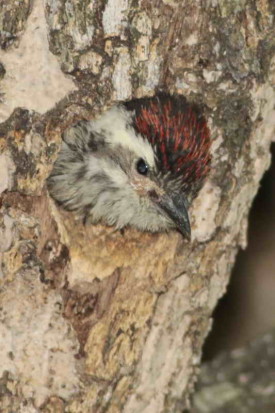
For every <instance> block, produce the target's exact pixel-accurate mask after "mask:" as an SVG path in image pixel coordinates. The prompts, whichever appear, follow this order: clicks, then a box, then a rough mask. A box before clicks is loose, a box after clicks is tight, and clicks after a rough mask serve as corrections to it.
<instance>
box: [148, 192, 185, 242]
mask: <svg viewBox="0 0 275 413" xmlns="http://www.w3.org/2000/svg"><path fill="white" fill-rule="evenodd" d="M154 202H155V203H156V204H157V205H158V206H159V208H160V209H161V210H162V211H164V212H165V214H166V215H168V217H169V218H170V219H171V220H172V221H173V222H174V224H175V225H176V228H177V229H178V230H179V231H180V232H181V233H182V235H183V236H184V237H185V238H186V239H187V240H188V241H190V240H191V227H190V221H189V217H188V211H187V201H186V199H185V198H184V195H183V194H176V195H168V194H165V195H162V196H159V197H158V198H155V199H154Z"/></svg>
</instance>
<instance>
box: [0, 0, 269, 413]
mask: <svg viewBox="0 0 275 413" xmlns="http://www.w3.org/2000/svg"><path fill="white" fill-rule="evenodd" d="M22 3H23V4H22ZM274 18H275V7H274V2H273V0H234V1H233V0H230V1H229V0H228V1H226V0H222V1H219V2H218V1H216V0H205V1H201V0H181V1H178V0H162V1H161V0H150V1H147V0H139V1H137V0H107V1H106V0H82V1H78V0H46V1H45V2H44V3H42V0H33V2H31V0H25V1H24V2H14V1H13V0H3V1H2V3H1V19H0V21H1V23H0V24H1V34H0V42H1V47H2V51H1V52H0V60H1V63H2V65H1V67H0V75H1V76H2V80H1V82H0V87H1V104H0V116H1V120H2V124H1V125H0V148H1V155H0V189H1V192H2V198H1V215H0V225H1V227H0V230H1V239H0V254H1V255H0V257H1V259H2V266H1V287H0V288H1V289H0V295H1V308H0V317H1V324H0V334H1V341H0V375H1V376H2V379H1V391H0V397H1V402H0V406H1V409H0V410H1V412H10V411H16V412H31V413H33V412H38V411H39V412H45V413H46V412H57V413H58V412H65V411H66V412H71V413H77V412H79V413H86V412H87V413H88V412H93V413H103V412H108V413H118V412H123V413H141V412H142V413H156V412H159V413H160V412H171V413H177V412H182V411H183V410H184V409H186V408H188V405H189V401H188V400H189V395H190V393H191V391H192V388H193V383H194V381H195V379H196V375H197V373H198V366H199V363H200V357H201V350H202V345H203V342H204V339H205V337H206V335H207V332H208V331H209V329H210V326H211V314H212V311H213V308H214V307H215V305H216V303H217V301H218V299H219V298H220V297H221V295H222V294H223V293H224V292H225V289H226V285H227V283H228V279H229V275H230V271H231V268H232V265H233V264H234V259H235V255H236V252H237V250H238V248H239V247H240V246H241V247H245V244H246V228H247V215H248V212H249V208H250V205H251V202H252V200H253V198H254V196H255V194H256V192H257V189H258V185H259V181H260V179H261V177H262V175H263V173H264V171H265V170H266V168H267V167H268V165H269V162H270V154H269V146H270V143H271V140H272V137H273V134H274V128H275V113H274V102H275V91H274V84H275V58H274V56H275V40H274V39H275V30H274ZM47 31H48V37H47ZM156 90H165V91H169V92H171V93H182V94H184V95H186V96H188V99H189V100H192V101H194V102H198V103H200V104H203V106H204V108H205V114H206V116H207V118H208V124H209V127H210V129H211V136H212V154H213V157H212V170H211V174H210V176H209V178H208V180H207V182H206V183H205V185H204V187H203V189H202V190H201V191H200V194H199V196H198V198H197V199H196V200H195V202H194V203H193V205H192V208H191V221H192V229H193V233H192V234H193V235H192V242H191V243H190V244H188V243H187V242H185V241H184V240H183V239H182V237H181V236H180V235H179V234H178V233H175V232H171V233H168V234H149V233H140V232H138V231H136V230H133V229H130V228H129V229H126V230H125V231H123V233H122V232H117V231H114V229H112V228H106V227H104V226H99V225H97V226H88V227H84V226H83V225H82V224H81V223H79V222H77V220H75V219H74V216H73V215H72V214H70V213H65V212H64V211H61V210H60V209H58V208H57V207H56V206H55V205H54V203H53V201H52V200H51V199H50V198H49V197H48V195H47V191H46V188H45V180H46V178H47V176H48V175H49V173H50V171H51V168H52V163H53V162H54V160H55V158H56V156H57V153H58V150H59V147H60V142H61V137H60V135H61V133H62V131H63V130H64V129H65V128H66V127H67V126H68V125H70V124H71V123H73V122H74V121H75V120H77V119H80V118H89V119H92V118H93V117H94V116H96V115H97V114H98V113H100V112H101V111H103V110H105V108H106V107H108V106H110V105H111V104H113V103H114V102H115V101H121V100H127V99H130V98H131V97H142V96H147V95H153V94H154V93H155V91H156ZM20 107H21V109H20ZM22 108H24V109H22Z"/></svg>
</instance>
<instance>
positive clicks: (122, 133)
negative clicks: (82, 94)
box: [89, 106, 156, 169]
mask: <svg viewBox="0 0 275 413" xmlns="http://www.w3.org/2000/svg"><path fill="white" fill-rule="evenodd" d="M130 123H131V113H129V112H127V110H126V109H123V108H122V107H117V106H115V107H113V108H112V109H110V110H108V111H107V112H105V113H104V114H103V115H102V116H101V117H100V118H98V119H96V120H94V121H92V122H91V124H90V126H89V128H90V130H91V131H93V132H97V133H100V134H101V135H104V137H105V139H106V141H107V142H108V143H109V144H110V145H111V146H117V145H123V146H124V147H126V148H127V149H129V150H130V151H131V152H134V153H135V154H136V155H137V157H138V158H143V159H144V160H146V162H147V163H148V165H149V166H150V167H151V168H152V169H154V168H155V166H156V165H155V155H154V150H153V147H152V145H151V144H150V142H149V141H148V140H147V139H144V138H143V137H142V136H141V135H138V134H137V133H136V132H135V130H134V129H133V128H132V127H130V126H129V125H130Z"/></svg>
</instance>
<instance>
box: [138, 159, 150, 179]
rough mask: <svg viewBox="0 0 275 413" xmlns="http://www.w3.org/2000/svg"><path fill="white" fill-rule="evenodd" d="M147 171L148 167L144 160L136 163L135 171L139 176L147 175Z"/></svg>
mask: <svg viewBox="0 0 275 413" xmlns="http://www.w3.org/2000/svg"><path fill="white" fill-rule="evenodd" d="M148 169H149V167H148V165H147V163H146V162H145V160H144V159H142V158H140V159H139V160H138V161H137V171H138V173H139V174H141V175H147V173H148Z"/></svg>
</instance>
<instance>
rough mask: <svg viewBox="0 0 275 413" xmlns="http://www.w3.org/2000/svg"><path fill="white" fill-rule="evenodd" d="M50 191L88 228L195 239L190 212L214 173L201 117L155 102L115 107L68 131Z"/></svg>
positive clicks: (167, 99)
mask: <svg viewBox="0 0 275 413" xmlns="http://www.w3.org/2000/svg"><path fill="white" fill-rule="evenodd" d="M63 141H64V142H63V145H62V148H61V151H60V153H59V156H58V158H57V161H56V163H55V165H54V168H53V171H52V174H51V175H50V177H49V178H48V188H49V191H50V194H51V195H52V197H53V198H54V199H55V200H56V201H57V202H58V203H59V204H61V205H62V206H63V207H64V208H65V209H68V210H71V211H75V213H76V214H77V215H79V216H81V217H83V218H84V220H85V222H90V223H97V222H102V223H105V224H107V225H114V226H116V227H117V228H123V227H125V226H128V225H130V226H133V227H136V228H138V229H140V230H142V231H151V232H159V231H167V230H169V229H172V228H177V229H178V230H179V231H180V232H181V233H182V234H183V235H184V237H186V238H187V239H190V236H191V228H190V222H189V217H188V206H189V204H190V202H191V201H192V199H193V198H194V196H195V195H196V193H197V192H198V190H199V189H200V187H201V186H202V183H203V180H204V178H205V176H206V175H207V173H208V171H209V165H210V154H209V149H210V139H209V130H208V127H207V124H206V121H205V119H204V117H203V115H202V114H201V111H200V109H199V108H198V107H197V106H195V105H193V104H190V103H188V102H187V101H186V99H185V98H184V97H183V96H170V95H157V96H155V97H152V98H143V99H136V100H132V101H129V102H126V103H125V104H123V105H118V106H114V107H113V108H111V109H110V110H108V111H107V112H105V113H104V114H103V115H102V116H101V117H99V118H98V119H96V120H93V121H81V122H79V123H78V124H76V125H74V126H73V127H70V128H69V129H67V130H66V131H65V133H64V135H63Z"/></svg>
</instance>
